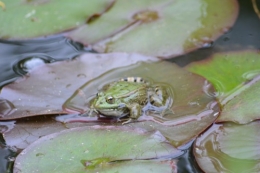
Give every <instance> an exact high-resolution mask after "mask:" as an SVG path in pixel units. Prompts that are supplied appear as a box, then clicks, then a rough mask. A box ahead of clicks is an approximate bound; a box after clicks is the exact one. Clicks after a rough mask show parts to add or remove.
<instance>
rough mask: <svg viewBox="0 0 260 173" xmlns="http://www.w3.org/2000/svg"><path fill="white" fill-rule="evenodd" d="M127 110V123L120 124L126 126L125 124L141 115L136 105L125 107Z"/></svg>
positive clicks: (140, 110)
mask: <svg viewBox="0 0 260 173" xmlns="http://www.w3.org/2000/svg"><path fill="white" fill-rule="evenodd" d="M127 108H128V109H129V119H128V120H127V121H125V122H123V123H122V124H127V123H130V122H132V121H133V120H136V119H138V118H139V117H140V116H141V113H142V108H141V106H140V105H139V104H137V103H135V104H131V105H129V106H127Z"/></svg>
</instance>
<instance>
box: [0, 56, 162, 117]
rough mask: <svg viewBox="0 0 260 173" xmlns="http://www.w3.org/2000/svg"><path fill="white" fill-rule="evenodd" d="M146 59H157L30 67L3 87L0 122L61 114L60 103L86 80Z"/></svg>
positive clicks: (103, 59) (84, 58) (89, 59)
mask: <svg viewBox="0 0 260 173" xmlns="http://www.w3.org/2000/svg"><path fill="white" fill-rule="evenodd" d="M119 57H120V58H119ZM147 60H153V61H156V60H158V59H156V58H152V57H147V56H142V55H138V54H125V53H112V54H98V55H97V54H84V55H83V56H81V57H79V58H75V59H74V60H68V61H63V62H56V63H52V64H44V65H42V66H39V67H37V68H34V69H33V70H32V71H30V73H28V75H27V76H26V77H24V78H21V79H20V80H17V81H15V82H14V83H11V84H9V85H7V86H5V87H3V89H2V91H1V94H0V98H1V101H0V107H1V109H0V115H1V118H0V120H8V119H17V118H22V117H29V116H35V115H51V114H65V113H67V112H65V111H64V110H62V103H63V102H64V101H65V100H66V99H68V98H69V97H70V95H71V94H72V93H73V92H74V91H75V90H76V89H78V88H79V87H80V86H81V85H83V84H84V83H85V82H86V81H89V80H91V79H92V78H95V77H97V76H98V75H101V74H102V73H104V72H106V71H108V70H110V69H113V68H116V67H122V66H126V65H130V64H134V63H136V62H138V61H147Z"/></svg>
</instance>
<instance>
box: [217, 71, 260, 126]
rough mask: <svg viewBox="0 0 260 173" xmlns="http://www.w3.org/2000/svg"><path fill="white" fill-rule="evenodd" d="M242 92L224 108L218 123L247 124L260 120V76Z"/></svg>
mask: <svg viewBox="0 0 260 173" xmlns="http://www.w3.org/2000/svg"><path fill="white" fill-rule="evenodd" d="M241 90H242V91H241V92H240V93H239V94H238V95H237V96H236V97H234V98H233V99H232V100H230V101H229V102H228V103H227V104H226V105H225V106H224V108H223V110H222V113H221V115H220V116H219V117H218V119H217V122H223V121H233V122H235V123H239V124H246V123H249V122H251V121H254V120H256V119H260V107H259V103H260V97H259V95H260V76H258V77H257V78H255V79H254V80H252V81H251V82H249V83H247V84H246V85H245V86H244V87H242V88H241Z"/></svg>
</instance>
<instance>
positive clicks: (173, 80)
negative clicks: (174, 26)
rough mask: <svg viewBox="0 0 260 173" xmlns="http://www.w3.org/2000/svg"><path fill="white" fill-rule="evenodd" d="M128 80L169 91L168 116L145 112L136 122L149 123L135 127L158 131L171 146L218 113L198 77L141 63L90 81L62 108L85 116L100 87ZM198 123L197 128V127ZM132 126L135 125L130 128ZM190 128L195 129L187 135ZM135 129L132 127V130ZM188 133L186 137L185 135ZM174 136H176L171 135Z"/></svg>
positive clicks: (166, 66) (175, 68)
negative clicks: (137, 77)
mask: <svg viewBox="0 0 260 173" xmlns="http://www.w3.org/2000/svg"><path fill="white" fill-rule="evenodd" d="M129 76H140V77H142V78H143V79H144V80H148V81H149V82H150V83H151V85H153V84H155V85H156V84H164V85H165V86H167V87H168V89H171V90H172V93H173V95H172V96H171V97H172V98H173V100H174V101H173V105H172V107H171V108H170V109H171V111H168V112H169V113H166V114H162V115H160V114H159V113H153V112H145V113H144V114H143V116H141V117H140V118H139V119H138V121H147V120H149V121H153V122H155V124H154V123H152V124H150V123H151V122H142V123H138V124H139V125H137V126H139V127H142V128H145V129H147V130H151V129H152V130H154V129H158V130H160V132H161V133H162V134H163V135H166V136H167V138H168V139H169V140H171V142H172V144H174V145H175V146H179V145H182V144H184V143H185V142H188V141H189V140H190V139H191V138H193V137H195V136H197V135H198V134H199V133H200V132H201V131H203V130H204V129H205V128H207V127H208V126H209V125H210V124H212V122H213V121H214V120H215V119H216V117H217V115H218V112H219V109H218V105H217V103H216V101H215V98H214V97H212V96H210V94H211V92H213V90H212V88H211V87H210V86H211V85H210V84H209V83H207V81H206V80H205V79H203V78H202V77H200V76H198V75H195V74H192V73H190V72H187V71H186V70H184V69H182V68H180V67H178V66H177V65H175V64H173V63H169V62H165V61H160V62H141V63H138V64H135V65H132V66H128V67H122V68H117V69H114V70H111V71H109V72H108V73H105V74H103V75H101V76H99V77H98V78H96V79H93V80H91V81H89V82H87V83H86V84H84V85H83V86H82V87H80V88H79V89H78V90H76V92H75V93H74V94H73V95H72V96H71V97H70V98H69V99H68V100H67V101H66V103H65V104H64V105H63V107H64V109H65V110H66V111H68V112H74V113H75V112H78V113H85V112H87V111H88V110H89V108H90V105H89V100H90V99H91V98H93V96H95V95H96V93H97V92H98V91H99V89H100V88H102V86H104V85H105V84H107V83H109V82H111V81H116V80H118V79H120V78H124V77H129ZM77 120H78V121H86V122H88V121H92V119H91V120H89V119H88V117H86V118H85V120H84V117H76V119H75V118H71V119H70V118H68V119H67V120H66V119H65V120H64V119H63V120H61V121H62V122H71V121H72V122H74V121H77ZM199 123H201V125H198V124H199ZM134 126H135V125H134ZM191 126H193V127H194V126H196V127H195V128H194V131H190V127H191ZM135 127H136V126H135ZM187 131H189V133H186V132H187ZM174 134H176V136H175V135H174Z"/></svg>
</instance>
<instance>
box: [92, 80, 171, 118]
mask: <svg viewBox="0 0 260 173" xmlns="http://www.w3.org/2000/svg"><path fill="white" fill-rule="evenodd" d="M167 100H169V93H167V89H166V88H165V87H164V86H160V85H150V84H149V83H147V82H145V81H144V80H143V79H142V78H140V77H128V78H124V79H121V80H119V81H116V82H112V83H109V84H107V85H105V86H104V87H103V88H102V91H100V92H99V93H98V94H97V96H96V97H95V98H94V99H93V100H92V101H91V104H90V115H91V114H92V111H94V112H96V113H100V114H102V115H104V116H110V117H122V116H125V115H128V114H129V120H127V121H126V122H125V123H128V122H131V120H132V119H137V118H138V117H140V116H141V114H142V108H143V107H144V106H146V105H147V104H150V105H152V106H153V107H168V105H167V104H168V102H167Z"/></svg>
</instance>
